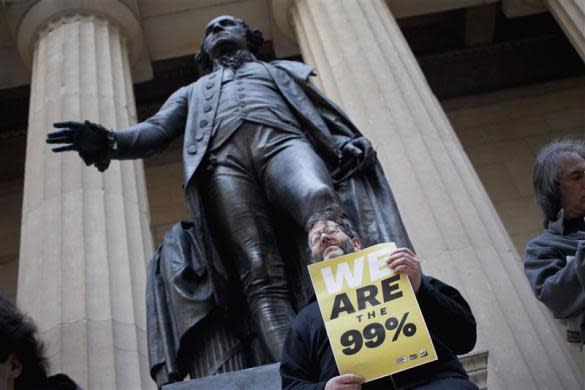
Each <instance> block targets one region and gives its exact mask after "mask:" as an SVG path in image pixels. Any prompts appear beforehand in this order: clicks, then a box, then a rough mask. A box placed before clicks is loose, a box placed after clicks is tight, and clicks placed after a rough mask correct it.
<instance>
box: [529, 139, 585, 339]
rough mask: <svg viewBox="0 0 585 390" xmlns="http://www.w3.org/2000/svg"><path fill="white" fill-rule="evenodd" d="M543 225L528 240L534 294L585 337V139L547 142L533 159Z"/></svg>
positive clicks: (573, 335)
mask: <svg viewBox="0 0 585 390" xmlns="http://www.w3.org/2000/svg"><path fill="white" fill-rule="evenodd" d="M533 180H534V191H535V194H536V201H537V203H538V205H539V206H540V207H541V209H542V211H543V213H544V227H545V229H546V230H545V231H544V232H543V233H542V234H540V235H539V236H537V237H535V238H533V239H532V240H530V241H529V242H528V245H527V246H526V252H525V262H524V271H525V273H526V276H527V278H528V281H529V282H530V285H531V286H532V289H533V290H534V293H535V295H536V298H538V299H539V300H540V301H541V302H543V303H544V304H545V305H546V306H547V307H548V308H549V309H550V311H551V312H552V313H553V314H554V316H555V317H556V318H558V319H561V320H562V322H563V323H564V324H565V325H566V327H567V340H568V341H569V342H571V343H577V344H579V345H582V344H584V343H585V141H584V140H574V139H565V140H558V141H554V142H552V143H550V144H548V145H546V146H545V147H544V148H542V150H541V151H540V153H539V154H538V156H537V158H536V162H535V164H534V176H533Z"/></svg>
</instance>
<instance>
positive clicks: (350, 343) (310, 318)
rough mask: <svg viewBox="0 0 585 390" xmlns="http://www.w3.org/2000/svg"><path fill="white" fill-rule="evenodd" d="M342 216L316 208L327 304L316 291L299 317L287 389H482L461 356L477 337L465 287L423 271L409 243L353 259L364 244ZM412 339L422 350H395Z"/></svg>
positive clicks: (311, 228) (285, 363) (312, 246)
mask: <svg viewBox="0 0 585 390" xmlns="http://www.w3.org/2000/svg"><path fill="white" fill-rule="evenodd" d="M339 214H340V213H339V212H338V211H335V210H334V211H329V212H325V213H320V214H317V215H314V216H313V217H311V219H310V220H309V223H308V225H307V231H308V239H309V250H310V253H311V259H312V262H313V263H319V264H313V265H311V266H310V271H311V278H312V280H313V282H314V284H315V286H316V288H315V289H316V291H317V292H320V294H319V303H320V305H321V307H319V304H318V303H317V301H316V299H315V297H313V298H312V299H311V300H310V301H309V304H308V305H307V306H306V307H305V308H304V309H303V310H302V311H301V312H300V313H299V314H298V316H297V318H296V319H295V321H294V324H293V326H292V329H291V331H290V333H289V335H288V337H287V339H286V342H285V346H284V349H283V354H282V359H281V369H280V370H281V376H282V385H283V388H284V389H323V388H325V389H326V390H333V389H361V388H362V383H364V382H366V381H367V382H368V383H366V384H364V385H363V388H364V389H366V388H367V389H377V388H380V389H382V388H383V389H406V388H408V389H411V388H416V389H477V387H476V386H475V385H474V384H473V383H472V382H471V381H469V379H468V378H467V375H466V373H465V371H464V369H463V367H462V366H461V363H460V362H459V360H458V359H457V357H456V355H457V354H464V353H467V352H469V351H471V350H472V349H473V347H474V345H475V341H476V323H475V319H474V317H473V314H472V313H471V309H470V308H469V305H468V304H467V302H466V301H465V300H464V299H463V297H462V296H461V294H459V292H458V291H457V290H455V289H454V288H452V287H450V286H448V285H446V284H445V283H443V282H441V281H439V280H437V279H434V278H432V277H429V276H426V275H423V274H422V270H421V267H420V262H419V260H418V258H417V256H416V255H415V254H414V253H413V252H412V251H411V250H410V249H407V248H399V249H395V247H393V246H391V244H380V245H376V246H374V247H370V248H367V249H365V250H363V251H361V252H359V253H358V254H356V255H349V256H347V255H348V254H353V253H355V252H358V251H360V250H361V249H362V248H361V241H360V238H359V236H358V234H357V232H356V231H355V229H354V227H353V224H352V223H351V221H350V220H349V219H348V218H346V217H345V216H339ZM341 256H342V257H341ZM346 258H348V259H350V260H348V261H347V262H346V261H343V260H344V259H346ZM332 259H335V260H332ZM324 260H331V262H323V263H320V262H321V261H324ZM329 264H331V266H329ZM316 275H320V277H316ZM406 278H408V281H410V285H412V288H411V287H410V285H409V283H408V281H407V280H406ZM323 291H324V292H323ZM327 293H329V296H330V298H331V299H329V300H326V299H325V298H323V297H324V296H327V295H328V294H327ZM409 295H410V296H411V297H412V299H413V302H408V299H409ZM414 295H416V298H414ZM416 301H418V305H417V304H416ZM404 304H406V306H404ZM400 305H402V306H400ZM418 306H420V310H419V307H418ZM405 307H406V309H405ZM398 308H400V310H398ZM421 312H422V315H421ZM417 315H418V317H417ZM422 316H424V320H423V319H422ZM324 320H325V321H324ZM326 322H327V327H326V325H325V323H326ZM425 322H426V326H425ZM427 327H428V331H427V330H426V328H427ZM330 338H331V339H330ZM415 339H419V340H418V342H419V343H421V344H417V345H425V348H422V349H417V350H416V351H415V353H410V352H409V353H405V352H404V351H403V350H398V349H400V348H402V349H404V348H405V347H404V345H409V344H412V342H413V340H415ZM427 340H428V343H426V342H427ZM430 340H432V343H431V342H430ZM425 343H426V344H425ZM427 345H428V348H426V346H427ZM433 345H434V348H433ZM334 351H335V352H334ZM388 351H391V352H388ZM390 356H392V357H390ZM397 356H398V357H397ZM347 367H350V369H349V371H348V369H347ZM410 367H414V368H410ZM384 370H386V371H384ZM340 371H341V373H342V375H340ZM359 373H361V375H356V374H359ZM390 373H395V374H393V375H391V376H390V375H388V374H390ZM366 378H367V379H366Z"/></svg>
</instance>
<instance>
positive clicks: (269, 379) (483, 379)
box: [162, 351, 488, 390]
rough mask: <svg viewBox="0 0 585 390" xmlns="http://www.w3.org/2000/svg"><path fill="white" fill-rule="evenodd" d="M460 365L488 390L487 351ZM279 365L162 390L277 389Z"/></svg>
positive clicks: (208, 378)
mask: <svg viewBox="0 0 585 390" xmlns="http://www.w3.org/2000/svg"><path fill="white" fill-rule="evenodd" d="M459 359H460V360H461V364H463V368H465V371H467V374H468V375H469V379H471V381H472V382H474V383H475V384H476V385H477V386H478V387H479V388H480V390H486V389H487V361H488V352H487V351H481V352H473V353H470V354H467V355H465V356H460V357H459ZM279 366H280V363H274V364H269V365H266V366H260V367H254V368H248V369H246V370H241V371H234V372H228V373H227V374H220V375H213V376H207V377H205V378H199V379H194V380H191V381H185V382H177V383H173V384H170V385H167V386H163V387H162V390H208V389H223V390H232V389H246V390H247V389H262V390H272V389H274V390H280V389H281V388H282V383H281V379H280V372H279Z"/></svg>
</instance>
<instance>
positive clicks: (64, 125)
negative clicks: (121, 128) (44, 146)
mask: <svg viewBox="0 0 585 390" xmlns="http://www.w3.org/2000/svg"><path fill="white" fill-rule="evenodd" d="M53 126H54V127H56V128H58V129H61V130H55V131H52V132H50V133H49V134H47V139H46V142H47V143H48V144H60V146H57V147H55V148H53V149H52V150H53V152H56V153H60V152H66V151H69V150H76V151H77V152H78V153H79V156H80V157H81V158H82V159H83V162H85V164H86V165H88V166H89V165H91V164H95V165H96V167H97V168H98V170H100V172H103V171H104V170H106V168H107V167H108V165H109V159H108V153H109V142H110V139H109V135H110V133H111V132H110V131H108V130H107V129H106V128H104V127H103V126H101V125H98V124H96V123H92V122H90V121H85V122H76V121H68V122H56V123H53Z"/></svg>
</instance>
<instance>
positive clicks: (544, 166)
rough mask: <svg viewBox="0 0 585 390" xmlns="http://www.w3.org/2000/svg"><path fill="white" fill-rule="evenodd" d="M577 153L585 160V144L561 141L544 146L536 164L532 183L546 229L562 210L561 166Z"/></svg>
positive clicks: (579, 141) (574, 141) (578, 141)
mask: <svg viewBox="0 0 585 390" xmlns="http://www.w3.org/2000/svg"><path fill="white" fill-rule="evenodd" d="M571 153H577V154H578V155H579V156H581V157H582V158H584V159H585V142H583V141H581V140H576V139H560V140H555V141H553V142H551V143H550V144H548V145H546V146H544V147H543V148H542V149H541V150H540V152H539V153H538V156H536V161H535V162H534V171H533V176H532V183H533V185H534V193H535V195H536V203H538V205H539V206H540V208H541V209H542V212H543V214H544V227H545V228H546V227H547V226H548V223H549V222H550V221H554V220H556V219H557V215H558V213H559V211H560V210H561V191H560V184H559V173H560V169H559V167H560V164H561V162H562V161H563V160H565V159H566V158H567V157H568V155H569V154H571Z"/></svg>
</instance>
